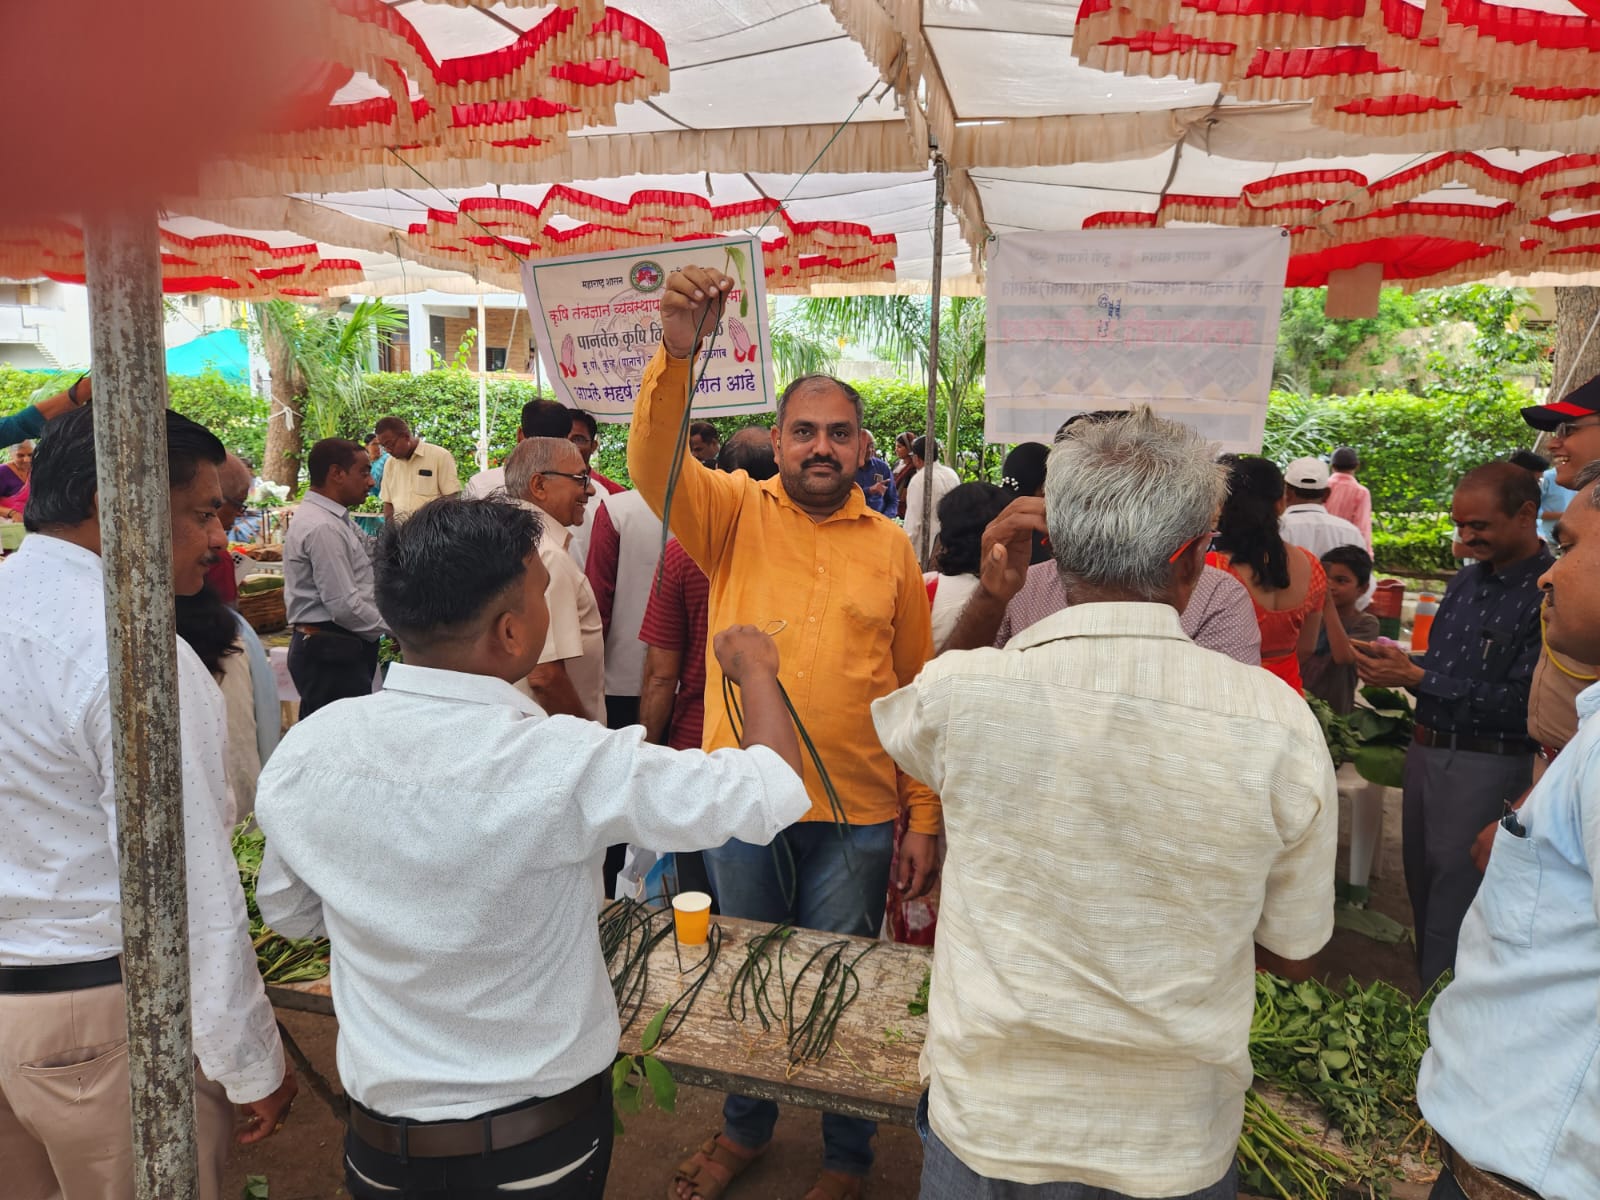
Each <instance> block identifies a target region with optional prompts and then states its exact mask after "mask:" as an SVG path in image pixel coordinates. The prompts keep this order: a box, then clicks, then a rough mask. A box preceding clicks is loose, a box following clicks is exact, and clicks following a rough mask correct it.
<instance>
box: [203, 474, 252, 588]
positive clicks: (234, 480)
mask: <svg viewBox="0 0 1600 1200" xmlns="http://www.w3.org/2000/svg"><path fill="white" fill-rule="evenodd" d="M217 481H218V482H219V483H221V484H222V507H220V508H218V509H217V523H218V524H219V525H221V526H222V528H223V530H224V531H225V532H227V531H231V530H232V529H233V527H234V525H235V524H237V523H238V520H239V518H240V517H242V516H243V515H244V512H245V509H247V508H249V507H250V487H251V485H252V484H253V483H254V482H255V474H254V472H252V471H251V470H250V464H248V463H247V462H245V461H244V460H243V459H242V458H240V457H239V456H238V455H237V454H230V455H228V457H227V458H225V459H224V460H223V462H222V465H221V466H220V467H218V468H217ZM206 582H207V583H209V584H210V585H211V587H212V590H213V591H215V592H216V593H217V595H219V596H221V597H222V601H223V603H224V604H228V605H231V606H232V607H234V608H237V607H238V606H239V577H238V572H237V571H236V570H235V569H234V564H233V555H231V554H229V553H228V550H227V547H223V550H222V553H221V554H219V555H217V561H216V562H214V563H212V564H211V569H210V570H209V571H207V572H206Z"/></svg>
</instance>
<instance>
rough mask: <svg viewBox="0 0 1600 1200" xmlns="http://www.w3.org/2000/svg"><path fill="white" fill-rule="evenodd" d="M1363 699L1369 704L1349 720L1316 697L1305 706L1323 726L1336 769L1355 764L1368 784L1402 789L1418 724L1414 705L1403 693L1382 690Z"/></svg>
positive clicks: (1359, 707)
mask: <svg viewBox="0 0 1600 1200" xmlns="http://www.w3.org/2000/svg"><path fill="white" fill-rule="evenodd" d="M1361 698H1362V700H1364V701H1365V702H1366V703H1365V704H1360V705H1357V706H1356V708H1355V710H1354V711H1353V712H1351V714H1350V715H1349V716H1348V717H1341V716H1340V715H1339V714H1338V713H1336V712H1334V711H1333V709H1331V708H1329V707H1328V705H1327V704H1326V703H1325V702H1324V701H1322V700H1320V699H1318V698H1317V697H1316V696H1312V695H1307V696H1306V703H1307V704H1309V705H1310V706H1311V711H1312V712H1313V713H1314V714H1315V715H1316V718H1317V724H1318V725H1320V726H1322V736H1323V739H1324V740H1325V741H1326V742H1327V743H1328V755H1329V757H1331V758H1332V759H1333V765H1334V766H1335V767H1338V766H1342V765H1343V764H1344V763H1354V764H1355V768H1356V770H1357V771H1359V772H1360V773H1361V778H1363V779H1365V780H1366V781H1367V782H1368V783H1381V784H1383V785H1384V786H1385V787H1400V786H1401V785H1402V783H1403V782H1404V776H1405V760H1406V747H1407V746H1409V745H1410V744H1411V731H1412V730H1413V729H1414V728H1415V727H1416V723H1417V722H1416V716H1415V714H1414V713H1413V712H1412V708H1411V701H1409V700H1407V699H1406V697H1405V694H1404V693H1403V692H1397V691H1393V690H1391V689H1389V688H1380V687H1364V688H1362V689H1361Z"/></svg>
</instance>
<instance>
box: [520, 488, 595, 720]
mask: <svg viewBox="0 0 1600 1200" xmlns="http://www.w3.org/2000/svg"><path fill="white" fill-rule="evenodd" d="M524 503H527V504H528V507H529V508H531V509H533V510H534V511H535V512H536V513H538V514H539V520H540V521H541V522H543V524H544V533H543V535H542V536H541V537H540V538H539V557H540V559H541V560H543V562H544V568H545V570H546V571H548V572H549V573H550V584H549V586H548V587H546V588H545V590H544V598H545V603H546V604H547V605H549V607H550V632H549V633H547V634H546V635H545V641H544V653H543V654H541V655H540V656H539V661H540V663H547V662H565V663H566V666H567V675H568V677H569V678H570V679H571V680H572V687H573V690H574V691H576V692H577V693H578V699H579V700H581V701H582V702H583V706H584V707H585V708H586V709H588V710H589V716H590V718H591V719H593V720H596V721H599V722H600V724H602V725H604V724H605V723H606V634H605V625H604V624H603V622H602V621H601V620H600V606H599V605H598V604H596V603H595V599H594V588H592V587H590V586H589V581H588V579H586V578H585V577H584V574H583V568H582V567H580V566H579V565H578V563H577V560H576V559H574V558H573V557H572V552H571V550H570V548H569V546H568V543H570V542H571V541H572V530H570V529H568V528H567V527H566V526H565V525H563V524H561V522H559V521H557V520H556V519H555V518H554V517H552V516H551V515H550V514H549V513H547V512H545V511H544V510H543V509H542V508H540V507H539V506H538V505H537V504H532V503H529V502H527V501H524Z"/></svg>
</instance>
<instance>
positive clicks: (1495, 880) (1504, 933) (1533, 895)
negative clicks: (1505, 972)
mask: <svg viewBox="0 0 1600 1200" xmlns="http://www.w3.org/2000/svg"><path fill="white" fill-rule="evenodd" d="M1541 874H1542V868H1541V867H1540V865H1539V847H1538V844H1537V843H1536V842H1535V841H1534V840H1533V838H1531V837H1517V836H1516V835H1515V834H1514V833H1512V832H1511V831H1510V830H1508V829H1506V828H1505V827H1504V826H1502V827H1501V828H1499V829H1497V830H1496V831H1495V835H1494V850H1493V852H1492V853H1491V854H1490V855H1489V870H1488V873H1487V874H1486V875H1485V876H1484V880H1483V885H1482V886H1481V887H1480V888H1479V889H1478V899H1477V904H1478V907H1479V909H1481V910H1482V912H1483V922H1484V924H1485V925H1486V926H1487V927H1488V930H1489V935H1490V936H1491V937H1493V938H1494V939H1495V940H1496V941H1500V942H1505V943H1506V944H1507V945H1509V946H1532V945H1533V918H1534V915H1535V914H1536V913H1537V911H1538V908H1539V883H1540V876H1541Z"/></svg>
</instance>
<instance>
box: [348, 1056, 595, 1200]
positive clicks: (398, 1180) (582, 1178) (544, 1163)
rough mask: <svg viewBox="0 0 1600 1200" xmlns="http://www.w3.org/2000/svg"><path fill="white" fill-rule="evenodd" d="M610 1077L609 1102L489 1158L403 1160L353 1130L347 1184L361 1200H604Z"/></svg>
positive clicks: (479, 1156)
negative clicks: (576, 1164) (545, 1179)
mask: <svg viewBox="0 0 1600 1200" xmlns="http://www.w3.org/2000/svg"><path fill="white" fill-rule="evenodd" d="M606 1079H607V1083H606V1087H605V1097H604V1100H603V1102H602V1103H600V1104H597V1105H595V1107H594V1108H593V1109H592V1110H591V1111H590V1112H588V1113H585V1114H584V1115H583V1116H581V1117H579V1118H578V1119H577V1120H575V1121H573V1122H571V1123H570V1124H567V1125H563V1126H562V1127H561V1128H560V1129H557V1130H554V1131H552V1132H550V1133H547V1134H545V1135H544V1137H541V1138H535V1139H534V1140H533V1141H531V1142H524V1143H523V1144H522V1145H520V1146H511V1147H508V1148H507V1149H505V1150H495V1151H491V1152H490V1153H488V1154H472V1155H466V1156H463V1157H461V1158H412V1159H402V1158H400V1157H399V1156H398V1155H394V1154H385V1153H384V1152H383V1151H382V1150H375V1149H373V1148H372V1147H371V1146H369V1145H367V1144H366V1143H365V1142H363V1141H362V1140H361V1139H360V1138H358V1137H356V1135H355V1134H354V1133H347V1134H345V1139H344V1178H345V1186H346V1187H347V1188H349V1189H350V1194H351V1195H352V1196H354V1197H355V1198H356V1200H504V1198H512V1200H602V1197H604V1195H605V1191H606V1174H607V1173H608V1172H609V1171H610V1169H611V1139H612V1136H613V1135H612V1125H611V1086H610V1072H607V1074H606ZM585 1156H587V1158H585ZM579 1159H584V1162H583V1164H582V1165H581V1166H579V1167H576V1168H574V1169H573V1170H571V1171H569V1172H567V1173H566V1174H563V1175H562V1176H561V1177H560V1178H559V1179H555V1180H553V1181H551V1182H549V1183H546V1184H543V1185H540V1184H536V1183H534V1182H533V1181H535V1180H538V1179H539V1178H540V1177H541V1176H545V1175H549V1174H551V1173H553V1172H558V1171H561V1170H562V1169H563V1168H565V1167H568V1166H570V1165H571V1164H572V1163H574V1162H576V1161H578V1160H579ZM529 1184H533V1186H529Z"/></svg>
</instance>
